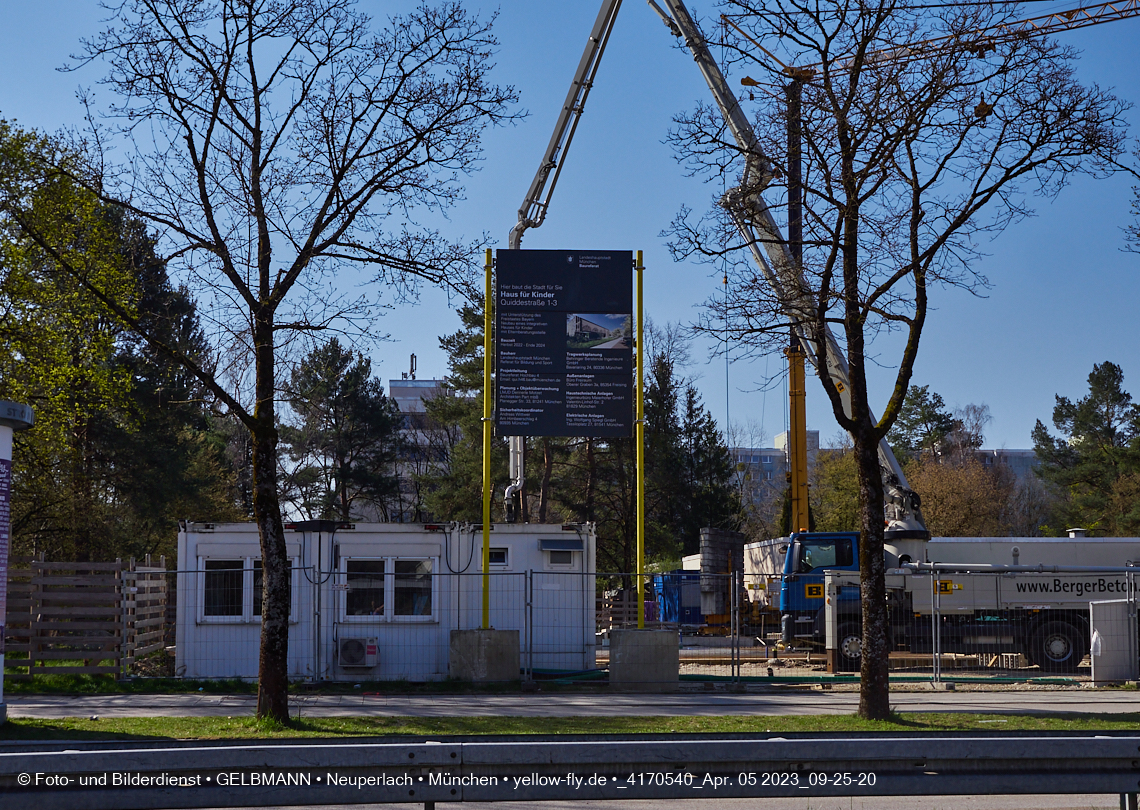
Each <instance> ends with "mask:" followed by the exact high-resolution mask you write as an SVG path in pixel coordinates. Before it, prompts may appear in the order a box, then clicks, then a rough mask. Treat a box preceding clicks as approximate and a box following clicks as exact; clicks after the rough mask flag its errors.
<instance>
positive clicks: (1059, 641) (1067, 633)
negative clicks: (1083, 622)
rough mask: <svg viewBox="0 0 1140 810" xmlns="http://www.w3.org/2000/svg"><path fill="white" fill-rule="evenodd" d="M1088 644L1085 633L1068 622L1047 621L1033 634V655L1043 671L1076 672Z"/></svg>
mask: <svg viewBox="0 0 1140 810" xmlns="http://www.w3.org/2000/svg"><path fill="white" fill-rule="evenodd" d="M1087 646H1088V645H1087V644H1086V643H1085V636H1084V634H1083V633H1082V632H1081V631H1080V630H1078V629H1077V628H1076V627H1074V626H1073V625H1071V624H1069V623H1068V622H1045V623H1044V624H1042V625H1041V626H1040V627H1038V628H1037V630H1036V631H1035V632H1034V634H1033V643H1032V649H1031V652H1032V656H1031V657H1032V658H1033V661H1034V663H1036V664H1037V666H1039V667H1041V671H1042V672H1076V671H1077V665H1078V664H1080V663H1081V660H1082V659H1083V658H1084V657H1085V652H1087V649H1086V648H1087Z"/></svg>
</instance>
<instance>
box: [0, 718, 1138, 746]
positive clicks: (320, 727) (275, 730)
mask: <svg viewBox="0 0 1140 810" xmlns="http://www.w3.org/2000/svg"><path fill="white" fill-rule="evenodd" d="M1137 730H1140V713H1134V714H1077V713H1071V714H1068V713H1066V714H1055V715H1050V716H1039V715H1021V714H1004V715H997V714H956V713H946V714H932V713H925V712H924V713H913V714H897V715H894V716H893V717H892V719H891V720H889V721H870V720H860V719H859V718H857V717H854V716H851V715H810V716H798V717H795V716H772V717H443V718H420V717H313V718H308V717H306V718H302V719H299V720H292V721H290V722H289V724H288V725H281V724H276V723H266V722H261V721H258V720H256V719H254V718H252V717H111V718H101V719H98V720H91V719H86V718H66V719H58V720H38V719H37V720H32V719H14V720H9V721H8V722H7V723H6V724H4V725H3V726H0V741H9V742H14V741H21V740H68V741H96V740H102V741H113V740H157V739H162V740H275V739H304V738H313V739H316V738H320V739H337V738H343V737H389V736H390V737H397V736H398V737H432V738H434V737H440V736H450V735H458V736H482V735H527V734H541V735H562V734H566V735H571V734H588V735H602V734H765V733H838V734H847V733H863V732H946V731H967V732H968V731H985V732H995V731H1000V732H1007V731H1019V732H1025V731H1029V732H1033V731H1137Z"/></svg>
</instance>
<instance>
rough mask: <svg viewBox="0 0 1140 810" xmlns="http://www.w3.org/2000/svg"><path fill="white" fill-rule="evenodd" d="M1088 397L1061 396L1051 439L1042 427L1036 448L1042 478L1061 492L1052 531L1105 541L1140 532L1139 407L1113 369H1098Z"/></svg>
mask: <svg viewBox="0 0 1140 810" xmlns="http://www.w3.org/2000/svg"><path fill="white" fill-rule="evenodd" d="M1088 385H1089V392H1088V394H1087V395H1086V396H1085V397H1083V398H1082V399H1080V400H1079V401H1077V402H1075V403H1074V402H1072V401H1071V400H1069V398H1068V397H1063V396H1060V395H1058V396H1057V398H1056V399H1057V403H1056V405H1055V407H1054V408H1053V427H1054V428H1056V429H1057V430H1058V431H1060V433H1061V435H1060V436H1059V437H1054V436H1052V435H1051V434H1050V433H1049V431H1048V429H1047V428H1046V427H1045V425H1043V424H1042V423H1041V421H1040V420H1038V421H1037V424H1036V426H1035V427H1034V428H1033V447H1034V450H1035V451H1036V453H1037V458H1038V460H1039V461H1040V466H1039V467H1038V470H1037V472H1038V475H1040V476H1041V478H1043V479H1044V480H1045V481H1047V482H1049V483H1051V484H1053V485H1055V486H1056V487H1057V488H1058V489H1059V491H1060V492H1059V494H1060V497H1059V499H1058V501H1057V503H1056V504H1055V507H1054V510H1053V515H1052V518H1051V520H1050V523H1051V524H1052V525H1051V526H1050V527H1049V529H1050V530H1051V533H1053V534H1059V533H1060V532H1062V531H1063V530H1064V529H1066V528H1069V527H1075V526H1080V527H1082V528H1085V529H1088V530H1090V531H1091V532H1095V533H1096V534H1100V535H1108V536H1113V535H1115V536H1120V535H1127V534H1133V533H1136V532H1137V531H1138V530H1140V498H1138V497H1137V493H1138V491H1140V487H1138V486H1137V484H1138V483H1140V406H1137V405H1136V404H1135V403H1133V402H1132V395H1131V394H1129V393H1128V392H1127V391H1125V390H1124V372H1123V371H1122V370H1121V368H1120V367H1119V366H1117V365H1116V364H1114V363H1110V362H1104V363H1099V364H1097V365H1094V366H1093V370H1092V373H1090V374H1089V377H1088Z"/></svg>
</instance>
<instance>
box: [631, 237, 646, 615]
mask: <svg viewBox="0 0 1140 810" xmlns="http://www.w3.org/2000/svg"><path fill="white" fill-rule="evenodd" d="M634 269H635V272H636V274H637V391H636V394H635V396H636V400H637V420H636V421H635V422H634V426H635V427H634V437H635V438H634V442H635V443H636V445H637V629H638V630H644V629H645V396H644V391H645V348H644V347H645V344H644V342H643V340H642V329H641V324H642V318H641V292H642V284H641V277H642V271H643V270H645V266H644V265H643V264H642V252H641V251H640V250H639V251H637V265H636V267H635V268H634Z"/></svg>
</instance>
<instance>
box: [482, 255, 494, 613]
mask: <svg viewBox="0 0 1140 810" xmlns="http://www.w3.org/2000/svg"><path fill="white" fill-rule="evenodd" d="M491 266H492V260H491V249H490V248H487V254H486V262H485V264H484V266H483V269H484V271H485V272H486V277H487V289H486V293H485V295H484V298H483V629H484V630H490V629H491V573H490V570H491Z"/></svg>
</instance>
